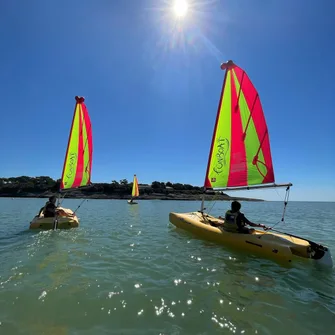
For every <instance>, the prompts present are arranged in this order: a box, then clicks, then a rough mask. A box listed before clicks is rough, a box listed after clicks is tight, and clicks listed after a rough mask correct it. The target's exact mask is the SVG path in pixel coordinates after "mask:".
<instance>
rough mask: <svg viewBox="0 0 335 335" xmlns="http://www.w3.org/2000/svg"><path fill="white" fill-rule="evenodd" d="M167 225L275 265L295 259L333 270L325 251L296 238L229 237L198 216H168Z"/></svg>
mask: <svg viewBox="0 0 335 335" xmlns="http://www.w3.org/2000/svg"><path fill="white" fill-rule="evenodd" d="M169 220H170V222H171V223H172V224H173V225H174V226H176V227H177V228H181V229H184V230H186V231H189V232H190V233H193V234H195V235H197V236H199V237H201V238H204V239H206V240H211V241H214V242H217V243H220V244H223V245H226V246H229V247H232V248H236V249H239V250H241V251H245V252H249V253H252V254H255V255H259V256H262V257H265V258H271V259H274V260H276V261H278V262H283V263H292V262H293V261H294V260H297V259H314V260H316V261H318V262H319V263H322V264H324V265H327V266H330V267H332V266H333V261H332V257H331V255H330V251H329V249H328V248H326V247H323V246H320V245H318V244H316V243H313V242H311V241H308V240H305V239H303V238H300V237H297V236H291V235H286V234H280V233H274V232H270V231H261V230H257V229H254V231H253V233H252V234H240V233H231V232H228V231H225V230H224V229H223V228H222V227H216V226H215V225H217V224H222V223H223V220H220V219H218V218H215V217H213V216H211V215H208V214H205V213H203V214H202V213H201V212H190V213H173V212H172V213H170V215H169Z"/></svg>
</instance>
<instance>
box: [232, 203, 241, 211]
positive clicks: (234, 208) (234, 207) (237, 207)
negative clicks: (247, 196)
mask: <svg viewBox="0 0 335 335" xmlns="http://www.w3.org/2000/svg"><path fill="white" fill-rule="evenodd" d="M240 209H241V204H240V203H239V202H238V201H233V202H232V203H231V210H232V211H233V212H238V211H239V210H240Z"/></svg>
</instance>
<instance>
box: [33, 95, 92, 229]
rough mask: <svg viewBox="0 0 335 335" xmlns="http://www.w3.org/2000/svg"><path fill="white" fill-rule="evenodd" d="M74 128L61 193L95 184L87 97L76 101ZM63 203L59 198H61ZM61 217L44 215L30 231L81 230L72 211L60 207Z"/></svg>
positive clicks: (70, 137)
mask: <svg viewBox="0 0 335 335" xmlns="http://www.w3.org/2000/svg"><path fill="white" fill-rule="evenodd" d="M75 99H76V105H75V109H74V114H73V119H72V125H71V130H70V135H69V140H68V146H67V150H66V155H65V160H64V166H63V172H62V178H61V183H60V189H59V193H60V192H62V191H68V190H73V189H77V188H80V187H84V186H87V185H89V184H90V183H91V170H92V154H93V143H92V125H91V120H90V117H89V114H88V110H87V107H86V105H85V103H84V101H85V99H84V98H83V97H78V96H76V97H75ZM58 201H59V198H58ZM57 209H58V210H59V212H60V214H58V215H56V217H44V215H43V212H42V213H41V214H40V215H39V216H38V215H37V216H36V217H35V218H34V219H33V220H32V222H31V223H30V229H66V228H75V227H78V226H79V219H78V218H77V216H76V215H75V212H73V211H72V210H71V209H67V208H63V207H59V206H58V207H57Z"/></svg>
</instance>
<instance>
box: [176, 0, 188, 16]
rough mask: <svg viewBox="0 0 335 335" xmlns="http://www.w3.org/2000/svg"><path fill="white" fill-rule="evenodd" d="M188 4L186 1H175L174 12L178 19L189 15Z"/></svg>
mask: <svg viewBox="0 0 335 335" xmlns="http://www.w3.org/2000/svg"><path fill="white" fill-rule="evenodd" d="M187 9H188V4H187V2H186V1H185V0H175V1H174V4H173V11H174V13H175V15H176V16H177V17H184V16H185V15H186V14H187Z"/></svg>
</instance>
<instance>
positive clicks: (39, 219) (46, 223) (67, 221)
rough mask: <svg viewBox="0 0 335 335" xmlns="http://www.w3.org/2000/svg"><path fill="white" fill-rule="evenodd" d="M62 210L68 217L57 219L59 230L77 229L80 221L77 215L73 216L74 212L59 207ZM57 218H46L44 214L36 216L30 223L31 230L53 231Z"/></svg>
mask: <svg viewBox="0 0 335 335" xmlns="http://www.w3.org/2000/svg"><path fill="white" fill-rule="evenodd" d="M57 209H62V210H63V211H64V212H65V213H66V214H67V215H68V216H58V217H57V229H70V228H77V227H78V226H79V219H78V218H77V216H76V215H73V214H74V213H73V211H72V210H71V209H68V208H63V207H57ZM71 215H73V216H71ZM54 222H55V218H45V217H44V215H43V214H41V215H40V216H37V215H36V216H35V217H34V219H33V220H32V221H31V222H30V226H29V229H53V228H54Z"/></svg>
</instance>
